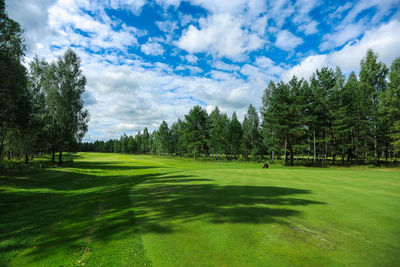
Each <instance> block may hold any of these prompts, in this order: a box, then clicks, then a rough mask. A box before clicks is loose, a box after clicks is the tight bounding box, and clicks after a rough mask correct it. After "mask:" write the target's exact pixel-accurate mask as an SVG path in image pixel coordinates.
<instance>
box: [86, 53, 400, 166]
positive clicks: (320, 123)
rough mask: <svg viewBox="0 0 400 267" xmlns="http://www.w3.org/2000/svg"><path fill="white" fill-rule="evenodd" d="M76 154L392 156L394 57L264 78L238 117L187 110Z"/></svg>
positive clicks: (398, 84)
mask: <svg viewBox="0 0 400 267" xmlns="http://www.w3.org/2000/svg"><path fill="white" fill-rule="evenodd" d="M80 150H81V151H95V152H122V153H145V154H160V155H178V156H188V157H194V158H195V159H196V157H199V156H202V157H209V158H214V159H215V158H224V159H226V158H227V159H238V158H244V159H249V158H253V159H254V158H258V159H260V158H265V157H267V158H268V159H270V160H272V161H273V160H274V159H279V158H283V159H284V161H285V163H286V164H287V165H294V160H295V158H296V159H301V160H303V161H304V160H306V161H308V162H311V163H312V164H315V165H326V164H327V163H328V161H329V162H330V163H331V164H367V163H377V164H379V163H382V162H383V161H384V162H388V161H396V158H398V157H399V151H400V58H396V59H394V60H393V63H392V64H391V66H390V69H389V68H388V67H387V66H386V65H385V64H384V63H383V62H381V61H379V57H378V55H377V54H376V53H375V52H374V51H373V50H371V49H369V50H368V51H367V53H366V55H365V57H364V58H363V59H362V60H361V62H360V72H359V74H358V75H357V74H355V73H354V72H352V73H351V74H350V75H349V76H348V77H345V75H344V74H343V73H342V72H341V70H340V68H339V67H336V69H335V70H334V69H332V68H330V67H324V68H321V69H320V70H318V69H317V70H316V71H315V72H314V74H313V75H312V77H311V78H310V79H309V80H305V79H299V78H297V77H295V76H293V78H292V79H291V80H290V81H289V82H283V81H279V82H274V81H270V83H269V84H268V86H267V88H266V89H265V90H264V94H263V96H262V106H261V108H260V110H259V111H257V109H256V108H255V107H254V106H253V105H250V106H249V107H248V111H247V114H246V115H245V116H244V119H243V121H242V122H240V121H239V120H238V118H237V114H236V113H235V112H234V113H233V114H232V115H231V116H230V117H229V116H228V115H227V114H225V113H222V112H220V110H219V108H218V107H215V109H214V110H213V111H212V112H211V113H210V114H207V112H206V110H205V109H204V108H202V107H201V106H195V107H193V108H192V109H191V110H190V111H189V112H188V114H186V115H185V116H184V119H183V120H181V119H178V120H177V121H176V122H174V123H173V124H172V125H171V126H168V124H167V123H166V122H165V121H163V122H162V123H161V125H160V126H159V128H158V130H155V131H153V132H152V133H150V132H149V130H148V129H147V128H144V130H143V132H138V133H137V134H136V135H135V136H132V135H129V136H128V135H126V134H124V135H122V136H121V138H120V139H111V140H108V141H106V142H104V141H96V142H94V143H82V144H81V145H80Z"/></svg>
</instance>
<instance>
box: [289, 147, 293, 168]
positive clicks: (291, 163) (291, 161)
mask: <svg viewBox="0 0 400 267" xmlns="http://www.w3.org/2000/svg"><path fill="white" fill-rule="evenodd" d="M289 151H290V166H294V152H293V147H292V146H290V147H289Z"/></svg>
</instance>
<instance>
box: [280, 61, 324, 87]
mask: <svg viewBox="0 0 400 267" xmlns="http://www.w3.org/2000/svg"><path fill="white" fill-rule="evenodd" d="M327 63H328V56H327V55H315V56H309V57H306V58H305V59H304V60H302V61H301V62H300V64H298V65H296V66H294V67H293V68H291V69H289V70H288V71H286V72H285V73H284V74H283V75H282V80H284V81H288V80H290V79H291V78H292V77H293V76H296V77H298V78H309V77H311V75H312V74H313V73H314V72H315V70H316V69H321V68H322V67H324V66H326V65H327Z"/></svg>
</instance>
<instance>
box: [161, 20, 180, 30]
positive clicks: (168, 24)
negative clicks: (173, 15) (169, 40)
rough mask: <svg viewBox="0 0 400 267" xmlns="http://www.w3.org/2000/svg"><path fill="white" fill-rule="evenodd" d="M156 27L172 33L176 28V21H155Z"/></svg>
mask: <svg viewBox="0 0 400 267" xmlns="http://www.w3.org/2000/svg"><path fill="white" fill-rule="evenodd" d="M156 24H157V26H158V28H159V29H160V30H161V31H163V32H168V33H172V32H174V31H175V30H176V29H178V22H176V21H169V20H165V21H156Z"/></svg>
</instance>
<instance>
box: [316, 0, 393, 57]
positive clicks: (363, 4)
mask: <svg viewBox="0 0 400 267" xmlns="http://www.w3.org/2000/svg"><path fill="white" fill-rule="evenodd" d="M399 4H400V1H399V0H385V1H382V0H360V1H358V2H357V3H355V4H354V5H353V6H351V4H349V3H346V4H344V5H343V6H339V7H338V10H337V11H336V12H335V13H333V14H332V15H331V16H329V18H332V16H333V17H338V18H341V17H342V13H343V12H344V11H346V10H349V11H348V12H347V14H346V15H345V16H344V17H343V18H342V19H340V23H339V24H338V25H337V26H336V27H335V28H334V33H328V34H326V35H325V36H324V37H323V39H324V42H323V43H322V44H321V46H320V49H321V51H325V50H328V49H332V48H336V47H338V46H341V45H343V44H345V43H346V42H348V41H350V40H352V39H354V38H357V37H358V36H359V35H360V34H362V33H363V32H364V31H365V30H367V29H370V28H372V27H373V26H375V25H376V24H377V23H379V22H381V20H382V18H384V17H387V16H388V15H389V14H390V13H391V12H392V11H393V9H395V8H397V7H398V6H399ZM350 7H351V9H350ZM371 8H374V9H375V11H376V12H375V13H374V15H373V16H372V17H362V16H360V14H362V12H364V11H366V10H368V9H371ZM359 17H361V18H359ZM393 18H395V19H398V13H397V17H396V14H394V15H393Z"/></svg>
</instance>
